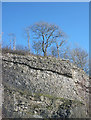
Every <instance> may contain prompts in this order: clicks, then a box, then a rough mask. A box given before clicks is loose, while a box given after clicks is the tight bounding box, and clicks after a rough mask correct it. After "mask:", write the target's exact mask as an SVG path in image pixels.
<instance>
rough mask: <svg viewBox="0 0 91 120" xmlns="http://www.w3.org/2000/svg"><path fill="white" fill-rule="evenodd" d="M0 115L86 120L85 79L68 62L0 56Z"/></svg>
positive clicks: (86, 78) (85, 77)
mask: <svg viewBox="0 0 91 120" xmlns="http://www.w3.org/2000/svg"><path fill="white" fill-rule="evenodd" d="M2 78H3V86H4V103H3V116H4V117H12V118H16V117H17V118H19V117H22V118H72V117H73V118H84V117H88V114H87V113H88V85H89V79H88V76H87V75H86V74H85V73H84V71H83V70H81V69H79V68H77V67H76V66H75V65H73V64H72V63H70V62H69V60H62V59H56V58H53V57H47V58H44V57H36V56H28V55H27V56H20V55H13V54H9V53H8V54H4V55H3V57H2Z"/></svg>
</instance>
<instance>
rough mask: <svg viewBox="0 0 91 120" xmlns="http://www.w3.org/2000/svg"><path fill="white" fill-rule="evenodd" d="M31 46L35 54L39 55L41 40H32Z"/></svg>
mask: <svg viewBox="0 0 91 120" xmlns="http://www.w3.org/2000/svg"><path fill="white" fill-rule="evenodd" d="M32 47H33V49H34V51H35V53H36V54H37V55H39V54H40V53H41V51H42V50H41V42H40V41H39V42H37V41H33V46H32Z"/></svg>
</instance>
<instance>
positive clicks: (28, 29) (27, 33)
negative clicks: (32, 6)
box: [25, 26, 31, 52]
mask: <svg viewBox="0 0 91 120" xmlns="http://www.w3.org/2000/svg"><path fill="white" fill-rule="evenodd" d="M30 30H31V26H29V27H26V28H25V33H26V35H27V39H28V41H27V42H28V50H29V52H30Z"/></svg>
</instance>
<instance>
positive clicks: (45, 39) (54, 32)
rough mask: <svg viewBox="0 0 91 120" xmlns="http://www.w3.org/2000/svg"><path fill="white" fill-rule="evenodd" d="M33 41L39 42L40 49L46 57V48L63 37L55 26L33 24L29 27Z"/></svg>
mask: <svg viewBox="0 0 91 120" xmlns="http://www.w3.org/2000/svg"><path fill="white" fill-rule="evenodd" d="M31 30H32V33H33V39H34V40H39V41H40V42H41V49H42V52H43V54H44V56H47V50H48V48H49V47H50V46H51V45H52V44H53V43H54V42H55V41H57V40H58V39H60V38H61V37H63V36H64V33H63V32H62V30H60V28H59V27H58V26H57V25H54V24H49V23H46V22H39V23H35V24H34V25H33V26H32V27H31Z"/></svg>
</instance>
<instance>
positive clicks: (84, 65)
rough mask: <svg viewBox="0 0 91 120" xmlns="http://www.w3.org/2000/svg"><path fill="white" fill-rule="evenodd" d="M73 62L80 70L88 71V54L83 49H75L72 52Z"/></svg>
mask: <svg viewBox="0 0 91 120" xmlns="http://www.w3.org/2000/svg"><path fill="white" fill-rule="evenodd" d="M71 60H72V61H73V63H74V64H76V65H77V66H78V67H79V68H81V69H83V70H85V71H88V53H87V52H86V51H85V50H84V49H81V48H74V49H72V51H71Z"/></svg>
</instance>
